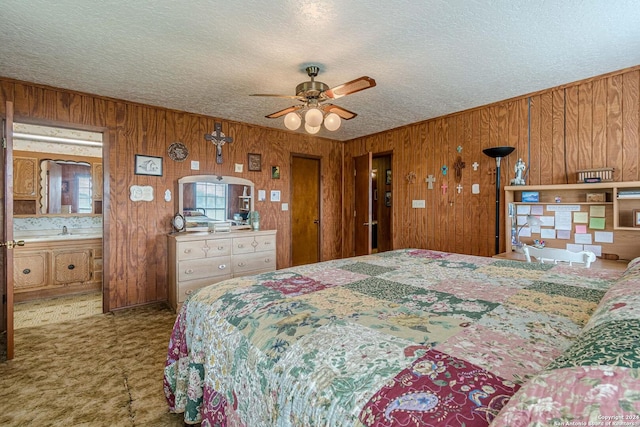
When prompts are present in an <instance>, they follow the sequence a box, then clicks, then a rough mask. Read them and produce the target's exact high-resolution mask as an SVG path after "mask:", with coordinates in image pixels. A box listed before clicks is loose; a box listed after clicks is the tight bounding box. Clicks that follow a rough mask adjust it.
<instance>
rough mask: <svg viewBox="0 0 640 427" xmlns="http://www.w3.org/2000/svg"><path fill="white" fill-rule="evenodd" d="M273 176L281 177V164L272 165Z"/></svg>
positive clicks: (273, 177) (274, 177) (275, 177)
mask: <svg viewBox="0 0 640 427" xmlns="http://www.w3.org/2000/svg"><path fill="white" fill-rule="evenodd" d="M271 178H272V179H280V166H271Z"/></svg>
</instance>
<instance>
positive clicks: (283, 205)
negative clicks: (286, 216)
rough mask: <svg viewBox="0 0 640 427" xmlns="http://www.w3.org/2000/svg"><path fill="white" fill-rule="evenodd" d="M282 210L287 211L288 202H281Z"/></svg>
mask: <svg viewBox="0 0 640 427" xmlns="http://www.w3.org/2000/svg"><path fill="white" fill-rule="evenodd" d="M282 210H283V211H288V210H289V203H283V204H282Z"/></svg>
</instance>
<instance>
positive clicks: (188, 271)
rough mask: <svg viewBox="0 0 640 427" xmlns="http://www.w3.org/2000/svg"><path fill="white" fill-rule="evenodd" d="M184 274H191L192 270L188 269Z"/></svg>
mask: <svg viewBox="0 0 640 427" xmlns="http://www.w3.org/2000/svg"><path fill="white" fill-rule="evenodd" d="M184 273H185V274H193V269H191V268H189V269H187V270H185V272H184Z"/></svg>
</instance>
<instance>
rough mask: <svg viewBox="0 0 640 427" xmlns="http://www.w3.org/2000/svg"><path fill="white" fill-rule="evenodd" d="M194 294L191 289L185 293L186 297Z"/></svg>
mask: <svg viewBox="0 0 640 427" xmlns="http://www.w3.org/2000/svg"><path fill="white" fill-rule="evenodd" d="M192 293H193V289H189V290H188V291H185V292H184V294H185V295H191V294H192Z"/></svg>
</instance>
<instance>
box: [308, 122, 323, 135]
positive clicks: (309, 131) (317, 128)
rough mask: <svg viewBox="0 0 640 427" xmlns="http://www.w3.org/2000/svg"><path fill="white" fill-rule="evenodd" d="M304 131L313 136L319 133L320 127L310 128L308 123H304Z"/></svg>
mask: <svg viewBox="0 0 640 427" xmlns="http://www.w3.org/2000/svg"><path fill="white" fill-rule="evenodd" d="M304 130H306V131H307V133H310V134H315V133H318V132H319V131H320V126H310V125H309V123H305V124H304Z"/></svg>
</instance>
